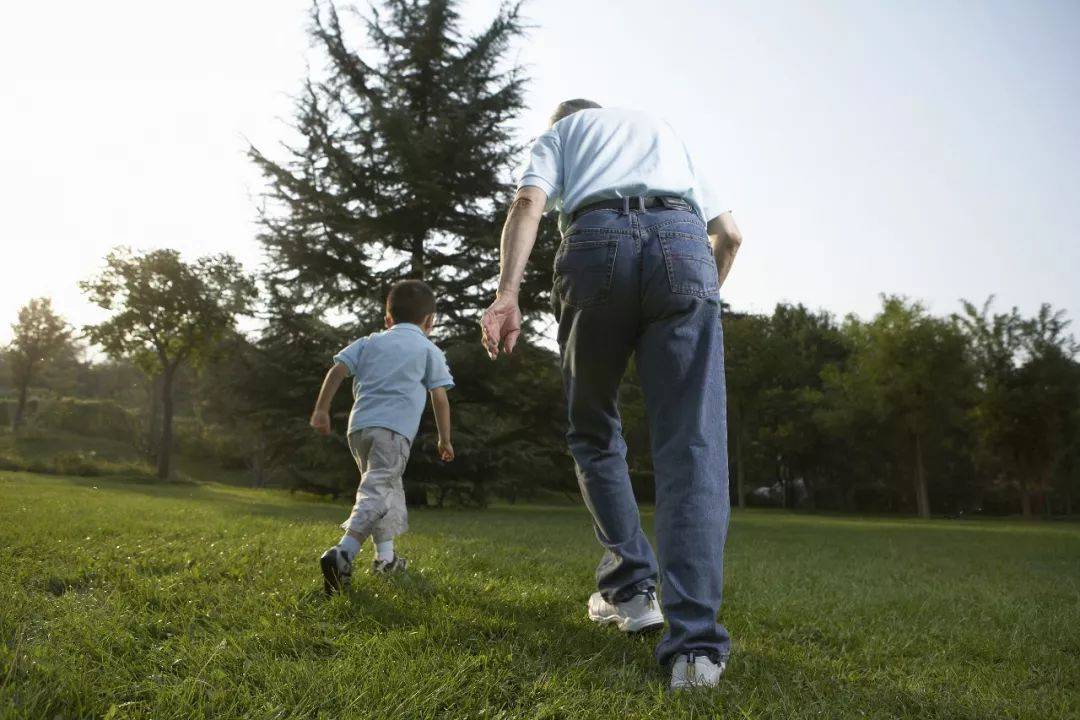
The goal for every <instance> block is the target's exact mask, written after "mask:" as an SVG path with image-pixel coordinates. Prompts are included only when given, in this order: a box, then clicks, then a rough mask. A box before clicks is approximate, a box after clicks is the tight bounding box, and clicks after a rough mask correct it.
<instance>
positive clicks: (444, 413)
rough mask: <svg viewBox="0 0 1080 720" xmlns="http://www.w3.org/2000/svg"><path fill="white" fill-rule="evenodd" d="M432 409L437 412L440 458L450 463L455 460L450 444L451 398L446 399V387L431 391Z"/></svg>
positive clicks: (436, 423)
mask: <svg viewBox="0 0 1080 720" xmlns="http://www.w3.org/2000/svg"><path fill="white" fill-rule="evenodd" d="M431 409H432V410H434V411H435V427H437V428H438V429H439V458H441V459H442V461H443V462H450V461H451V460H453V459H454V446H453V445H452V444H451V442H450V398H448V397H446V388H445V387H437V388H435V389H434V390H432V391H431Z"/></svg>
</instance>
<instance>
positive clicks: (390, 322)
mask: <svg viewBox="0 0 1080 720" xmlns="http://www.w3.org/2000/svg"><path fill="white" fill-rule="evenodd" d="M383 322H385V323H386V328H387V329H388V330H389V329H390V328H392V327H394V318H392V317H390V313H386V316H385V317H384V318H383Z"/></svg>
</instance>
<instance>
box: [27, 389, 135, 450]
mask: <svg viewBox="0 0 1080 720" xmlns="http://www.w3.org/2000/svg"><path fill="white" fill-rule="evenodd" d="M37 423H38V424H39V425H41V426H43V427H48V428H53V429H55V430H65V431H67V432H70V433H74V434H76V435H84V436H87V437H101V438H108V439H110V440H119V441H122V442H131V441H132V438H134V437H135V436H136V434H137V430H138V428H137V423H136V420H135V418H134V417H133V415H132V413H130V412H129V411H128V410H126V409H124V408H123V407H121V406H120V405H118V404H116V403H115V402H113V401H111V400H79V399H76V398H58V399H56V400H50V401H47V402H43V403H42V404H41V408H40V409H39V410H38V414H37Z"/></svg>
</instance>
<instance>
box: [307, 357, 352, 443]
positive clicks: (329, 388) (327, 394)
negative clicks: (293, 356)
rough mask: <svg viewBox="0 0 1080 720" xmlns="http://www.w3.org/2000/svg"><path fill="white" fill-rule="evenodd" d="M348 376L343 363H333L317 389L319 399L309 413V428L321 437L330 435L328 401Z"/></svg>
mask: <svg viewBox="0 0 1080 720" xmlns="http://www.w3.org/2000/svg"><path fill="white" fill-rule="evenodd" d="M348 374H349V368H347V367H345V365H344V364H343V363H334V366H333V367H332V368H330V370H329V371H328V372H327V373H326V377H324V378H323V381H322V387H321V388H319V399H318V400H316V401H315V409H314V410H313V411H312V413H311V421H310V424H311V427H313V428H315V431H316V432H319V433H322V434H323V435H329V434H330V401H331V400H332V399H333V398H334V394H335V393H336V392H337V391H338V388H339V387H341V381H342V380H344V379H345V377H346V376H347V375H348Z"/></svg>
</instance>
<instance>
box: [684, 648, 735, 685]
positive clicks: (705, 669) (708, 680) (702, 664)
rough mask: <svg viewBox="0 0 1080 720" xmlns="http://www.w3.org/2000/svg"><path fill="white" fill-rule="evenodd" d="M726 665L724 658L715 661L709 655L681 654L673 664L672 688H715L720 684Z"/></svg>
mask: <svg viewBox="0 0 1080 720" xmlns="http://www.w3.org/2000/svg"><path fill="white" fill-rule="evenodd" d="M726 667H727V663H725V662H724V661H723V660H721V661H719V662H713V661H712V658H710V657H709V656H708V655H698V654H696V653H692V652H691V653H686V654H685V655H679V656H678V657H676V658H675V662H674V663H673V664H672V666H671V689H672V690H686V689H689V688H714V687H716V686H717V685H719V684H720V677H721V676H722V675H723V674H724V669H725V668H726Z"/></svg>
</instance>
